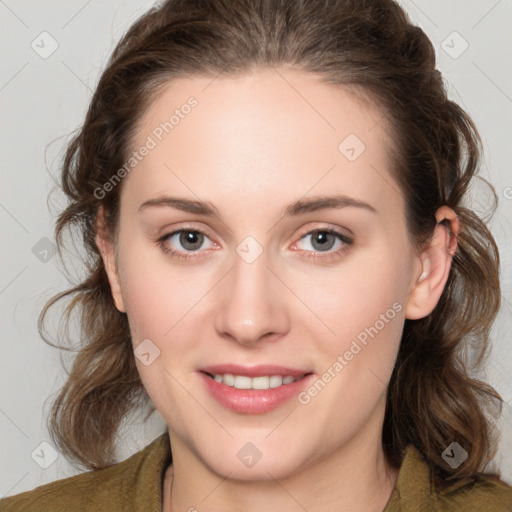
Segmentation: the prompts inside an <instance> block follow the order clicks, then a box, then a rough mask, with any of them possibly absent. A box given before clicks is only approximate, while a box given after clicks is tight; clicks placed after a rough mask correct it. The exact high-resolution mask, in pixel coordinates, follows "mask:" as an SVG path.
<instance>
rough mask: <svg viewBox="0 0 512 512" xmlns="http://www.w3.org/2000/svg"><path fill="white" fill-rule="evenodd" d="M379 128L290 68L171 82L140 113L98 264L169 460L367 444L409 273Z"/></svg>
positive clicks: (367, 113)
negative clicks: (114, 231) (105, 265)
mask: <svg viewBox="0 0 512 512" xmlns="http://www.w3.org/2000/svg"><path fill="white" fill-rule="evenodd" d="M191 97H193V99H190V98H191ZM186 105H189V106H188V107H187V106H186ZM172 115H174V118H172V119H171V121H169V119H170V117H171V116H172ZM166 122H167V125H166V124H165V123H166ZM161 123H162V124H161ZM386 127H387V124H386V119H385V117H384V116H383V114H382V113H381V112H380V111H379V110H377V109H376V108H374V107H372V106H370V105H369V104H367V103H363V102H361V101H359V100H357V99H356V97H355V96H353V95H351V94H350V93H349V92H348V90H346V89H343V88H334V87H333V86H329V85H326V84H323V83H321V82H320V81H319V80H317V79H315V77H313V76H312V75H308V74H305V73H300V72H298V71H293V72H292V71H291V70H287V71H285V70H280V71H279V72H277V71H275V70H260V71H257V72H255V73H254V74H250V75H245V76H243V77H240V78H233V77H230V78H226V77H218V78H216V79H212V78H204V77H194V78H192V77H189V78H181V79H177V80H174V81H172V82H170V83H169V85H168V86H167V87H166V89H165V90H164V91H163V93H162V94H160V95H159V96H158V98H157V99H156V100H155V101H154V102H153V103H152V104H151V106H150V108H149V109H148V110H147V111H146V112H145V114H144V116H143V118H142V121H141V124H140V126H139V127H138V130H137V133H136V136H135V137H134V139H133V141H132V149H133V151H136V152H137V155H136V156H133V158H136V164H135V160H133V161H132V162H131V164H130V165H131V170H130V172H129V174H128V175H127V177H125V178H124V182H123V183H122V194H121V210H120V218H119V230H118V246H117V249H118V257H117V265H118V267H117V272H118V275H113V274H112V273H111V274H110V276H109V277H110V278H111V283H113V293H114V296H115V298H116V304H117V306H118V307H119V308H120V309H121V310H123V311H126V313H127V315H128V319H129V323H130V329H131V333H132V337H133V344H134V348H135V349H136V351H135V353H136V355H137V366H138V369H139V372H140V375H141V378H142V381H143V383H144V386H145V388H146V389H147V392H148V393H149V395H150V397H151V399H152V401H153V402H154V404H155V406H156V407H157V409H158V411H159V412H160V413H161V415H162V416H163V418H164V419H165V421H166V423H167V425H168V427H169V431H170V436H171V443H172V446H173V452H174V454H175V458H176V457H177V456H178V454H179V456H181V457H189V459H190V460H191V461H194V462H193V463H199V464H202V465H203V466H206V467H208V468H210V469H211V470H212V471H214V472H216V473H218V474H222V475H228V474H230V475H231V477H232V478H239V479H242V480H248V479H257V478H268V475H269V473H270V474H271V475H272V476H273V477H275V478H282V477H284V476H286V475H291V474H294V473H296V472H298V471H300V470H301V469H304V468H306V467H308V466H310V465H313V464H315V463H317V462H319V461H321V460H327V459H329V458H331V457H335V455H336V454H337V453H339V451H340V450H344V451H345V453H351V454H353V455H354V457H356V454H357V453H360V449H361V447H362V446H363V445H366V444H367V443H374V444H377V445H380V438H381V431H382V420H383V415H384V408H385V400H386V386H387V383H388V381H389V379H390V376H391V372H392V369H393V364H394V361H395V357H396V354H397V350H398V346H399V342H400V338H401V332H402V327H403V323H404V319H405V318H406V317H407V315H408V302H409V300H410V292H411V290H412V289H413V287H414V286H415V283H416V281H417V279H418V276H419V274H420V273H421V268H420V267H421V265H420V264H419V258H418V257H417V254H416V252H415V250H414V248H413V246H412V244H411V241H410V239H409V237H408V232H407V228H406V217H405V213H404V199H403V196H402V194H401V192H400V191H399V187H398V185H397V183H396V182H395V180H394V179H393V177H392V175H391V172H390V171H391V165H392V162H391V159H390V156H389V149H390V148H391V147H392V145H393V140H392V139H391V136H390V132H389V133H388V132H387V131H386ZM143 147H146V148H147V149H146V150H144V149H141V148H143ZM127 168H128V167H127ZM118 286H119V289H120V291H119V290H118V288H117V287H118ZM208 374H211V375H213V376H215V375H217V377H216V378H212V376H211V375H208ZM221 375H222V377H220V376H221ZM282 377H285V379H284V383H283V381H282V379H281V378H282ZM286 377H288V378H286ZM292 378H293V379H292ZM294 379H295V380H294ZM290 380H294V382H293V383H288V382H289V381H290ZM233 385H234V386H233ZM274 386H276V387H274ZM247 387H250V388H251V389H243V388H247ZM253 387H254V388H262V389H258V390H257V389H252V388H253ZM238 388H242V389H238Z"/></svg>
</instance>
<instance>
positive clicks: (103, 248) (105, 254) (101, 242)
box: [95, 206, 126, 313]
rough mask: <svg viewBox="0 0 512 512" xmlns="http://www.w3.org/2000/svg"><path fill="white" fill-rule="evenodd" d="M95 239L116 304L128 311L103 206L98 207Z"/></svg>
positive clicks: (123, 311)
mask: <svg viewBox="0 0 512 512" xmlns="http://www.w3.org/2000/svg"><path fill="white" fill-rule="evenodd" d="M95 241H96V246H97V247H98V250H99V251H100V254H101V258H102V260H103V265H104V267H105V272H106V273H107V276H108V280H109V283H110V290H111V293H112V298H113V299H114V304H115V306H116V308H117V309H118V310H119V311H120V312H121V313H126V309H125V307H124V301H123V297H122V294H121V283H120V280H119V273H118V270H117V262H116V255H115V248H114V242H113V241H112V240H111V237H110V236H109V233H108V231H107V229H106V223H105V212H104V209H103V206H100V207H99V209H98V215H97V218H96V237H95Z"/></svg>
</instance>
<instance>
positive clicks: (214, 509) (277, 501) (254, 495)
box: [163, 439, 398, 512]
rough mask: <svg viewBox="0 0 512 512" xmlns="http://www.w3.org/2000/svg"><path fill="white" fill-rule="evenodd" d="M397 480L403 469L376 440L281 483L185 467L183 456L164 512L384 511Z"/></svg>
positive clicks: (172, 471) (169, 481) (170, 475)
mask: <svg viewBox="0 0 512 512" xmlns="http://www.w3.org/2000/svg"><path fill="white" fill-rule="evenodd" d="M175 447H176V443H174V444H173V457H174V453H175V450H174V448H175ZM180 448H183V447H180ZM177 451H178V454H179V452H181V449H178V450H177ZM196 460H197V459H196ZM397 477H398V470H396V469H394V468H392V467H390V466H389V465H388V464H387V461H386V459H385V457H384V452H383V450H382V446H381V443H380V441H379V440H377V439H373V440H372V442H366V443H361V442H360V441H359V442H357V443H353V444H352V445H349V446H343V447H342V449H340V450H339V451H338V452H336V453H333V454H332V456H331V457H329V459H327V460H326V459H323V460H322V461H320V462H318V463H315V464H314V465H312V466H308V467H307V468H304V469H302V470H301V471H299V472H297V473H294V474H293V475H291V476H289V477H286V478H282V479H280V480H277V479H274V478H271V477H269V479H267V480H257V481H241V480H232V479H229V476H228V477H221V476H219V475H217V474H216V473H214V472H213V471H211V469H210V468H207V467H205V466H204V465H203V464H201V463H200V462H199V461H197V464H192V465H191V464H183V465H182V464H180V457H179V455H178V457H176V459H175V462H174V467H170V468H169V469H168V471H167V473H166V477H165V482H164V489H163V491H164V502H163V512H178V511H182V510H187V511H194V510H203V509H204V508H207V509H208V511H209V512H220V511H224V510H230V511H231V512H242V511H243V512H256V511H258V512H259V511H260V510H280V511H282V512H292V511H294V512H296V511H297V510H300V509H302V510H308V512H320V511H322V512H331V511H332V512H334V511H336V512H353V511H354V510H364V511H366V512H382V511H383V509H384V508H385V506H386V504H387V503H388V501H389V499H390V497H391V494H392V492H393V489H394V488H395V484H396V480H397Z"/></svg>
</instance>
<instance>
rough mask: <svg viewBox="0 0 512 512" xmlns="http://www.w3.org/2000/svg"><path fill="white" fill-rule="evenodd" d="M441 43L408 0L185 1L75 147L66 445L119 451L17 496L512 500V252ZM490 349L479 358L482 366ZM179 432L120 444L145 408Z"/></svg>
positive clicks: (142, 22)
mask: <svg viewBox="0 0 512 512" xmlns="http://www.w3.org/2000/svg"><path fill="white" fill-rule="evenodd" d="M479 153H480V141H479V137H478V133H477V131H476V128H475V127H474V125H473V123H472V121H471V119H470V118H469V117H468V115H467V114H466V113H465V112H464V111H463V110H462V109H461V108H460V107H459V106H457V105H456V104H455V103H453V102H452V101H450V100H448V99H447V96H446V92H445V89H444V87H443V83H442V78H441V75H440V73H439V72H438V71H437V70H436V69H435V54H434V49H433V47H432V45H431V43H430V41H429V40H428V38H427V37H426V35H425V34H424V33H423V32H422V31H421V30H420V29H419V28H418V27H415V26H413V25H412V24H411V23H410V21H409V20H408V18H407V17H406V15H405V14H404V12H403V10H402V9H401V8H400V7H399V6H398V5H397V4H396V3H395V2H393V1H391V0H372V1H370V0H367V1H361V0H358V1H355V0H325V1H321V2H319V1H313V0H303V1H300V2H285V1H276V0H274V1H271V0H257V1H254V0H250V1H249V0H209V1H204V2H203V1H201V2H198V1H197V0H194V1H192V0H174V1H173V0H169V1H167V2H165V3H164V4H162V5H161V6H160V7H155V8H153V9H152V10H150V11H149V12H148V13H147V14H146V15H144V16H143V17H141V18H140V19H139V20H138V21H137V22H136V23H135V24H134V25H133V26H132V27H131V28H130V30H129V31H128V33H127V34H126V35H125V37H124V38H123V39H122V41H121V42H120V43H119V45H118V46H117V48H116V50H115V51H114V54H113V56H112V58H111V60H110V62H109V64H108V67H107V69H106V70H105V72H104V73H103V75H102V78H101V80H100V83H99V85H98V87H97V90H96V92H95V94H94V97H93V99H92V101H91V105H90V108H89V111H88V114H87V117H86V119H85V122H84V125H83V128H82V130H81V132H80V133H79V134H78V135H77V136H76V138H75V139H74V140H73V141H72V142H71V144H70V146H69V148H68V150H67V153H66V158H65V161H64V165H63V173H62V186H63V189H64V191H65V192H66V193H67V195H68V197H69V200H70V204H69V206H68V207H67V208H66V210H65V211H64V212H63V213H62V215H61V216H60V218H59V221H58V224H57V228H56V232H57V238H58V240H59V241H60V237H61V235H62V233H63V232H64V230H65V229H66V228H70V227H76V228H78V229H79V230H80V231H81V234H82V236H83V240H84V242H85V247H86V249H87V250H88V253H89V255H90V261H89V262H88V263H89V269H90V274H89V276H88V277H87V279H86V280H85V281H84V282H82V283H81V284H80V285H78V286H76V287H74V288H73V289H71V290H68V291H66V292H63V293H62V294H60V295H58V296H57V297H55V298H54V299H53V300H52V301H50V303H49V304H47V306H46V308H45V310H43V313H42V317H41V322H42V321H43V320H44V316H45V313H46V311H47V308H49V307H50V306H51V305H52V304H54V303H55V302H57V301H58V300H60V299H61V298H64V297H67V296H72V297H73V300H72V301H71V303H70V305H69V309H68V316H67V319H68V320H69V319H70V318H72V317H71V314H72V313H73V312H78V313H79V315H80V321H81V328H82V333H83V348H82V350H81V351H80V352H79V354H78V355H77V357H76V359H75V362H74V365H73V369H72V372H71V374H70V377H69V380H68V382H67V383H66V385H65V386H64V388H63V390H62V392H61V394H60V395H59V397H58V399H57V401H56V402H55V404H54V408H53V415H52V418H51V428H52V432H53V436H54V442H55V443H57V444H58V445H59V447H60V449H61V450H62V451H63V453H65V454H66V455H67V456H68V457H69V458H70V459H71V460H75V461H77V462H79V463H81V464H82V465H83V466H84V467H85V468H88V469H92V470H94V471H92V472H88V473H84V474H81V475H77V476H74V477H71V478H68V479H65V480H62V481H59V482H54V483H51V484H47V485H45V486H42V487H39V488H37V489H34V490H33V491H29V492H27V493H22V494H20V495H18V496H14V497H10V498H7V499H5V500H4V501H3V502H1V504H2V510H6V511H7V510H41V511H44V510H52V511H55V510H137V511H140V510H148V511H164V512H170V511H173V512H176V511H181V510H184V511H186V510H188V511H194V510H197V511H202V510H207V511H211V512H215V511H219V510H230V511H253V510H284V511H291V510H308V511H310V512H312V511H319V510H322V511H330V510H336V511H354V510H366V511H379V512H380V511H385V512H391V511H398V510H411V511H412V510H436V511H447V510H464V511H471V510H475V511H477V510H478V511H481V510H492V511H507V510H512V488H510V487H509V486H508V485H507V484H506V483H505V482H503V481H502V480H500V479H499V475H498V474H491V473H486V472H485V468H486V466H487V465H488V463H489V462H490V460H491V459H492V457H493V455H494V453H495V446H496V443H495V435H496V432H495V431H494V428H493V418H496V417H497V416H498V414H499V410H500V406H501V397H500V396H499V394H498V393H497V392H496V391H495V390H494V389H492V388H491V387H490V386H488V385H487V384H485V383H483V382H481V381H478V380H476V379H474V378H472V377H471V376H470V371H471V370H472V368H471V364H470V362H471V359H470V358H469V356H468V354H467V351H466V349H467V348H468V347H469V344H470V343H472V346H473V347H474V349H475V354H473V356H474V355H476V356H477V357H476V359H478V361H477V363H479V362H480V361H481V360H482V358H483V356H484V354H485V351H486V346H487V343H488V337H489V330H490V327H491V324H492V322H493V320H494V317H495V316H496V313H497V311H498V309H499V299H500V292H499V281H498V251H497V247H496V244H495V242H494V239H493V237H492V235H491V233H490V232H489V230H488V228H487V227H486V225H485V224H484V223H483V222H482V221H481V220H480V219H479V218H478V216H477V215H476V214H475V213H474V212H472V211H471V210H470V209H468V208H467V207H465V206H464V201H465V198H466V192H467V189H468V186H469V185H470V183H471V180H472V177H473V175H474V174H475V173H476V171H477V169H478V164H479ZM475 366H477V365H475ZM148 402H149V403H151V404H152V406H154V408H156V410H157V411H158V412H159V413H160V414H161V416H162V417H163V419H164V420H165V422H166V425H167V431H166V432H165V433H164V434H163V435H162V436H160V437H159V438H158V439H156V440H155V441H154V442H153V443H151V444H150V445H149V446H148V447H146V448H145V449H144V450H142V451H141V452H139V453H137V454H135V455H134V456H132V457H131V458H129V459H127V460H125V461H123V462H120V463H116V460H115V455H114V454H115V436H116V434H117V431H118V427H119V424H120V421H121V420H122V419H123V418H124V417H125V416H126V415H127V413H128V412H130V411H132V410H133V409H134V408H135V407H136V406H137V405H140V404H143V403H148Z"/></svg>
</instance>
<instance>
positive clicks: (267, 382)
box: [213, 373, 304, 390]
mask: <svg viewBox="0 0 512 512" xmlns="http://www.w3.org/2000/svg"><path fill="white" fill-rule="evenodd" d="M302 377H304V375H301V376H300V377H292V376H291V375H286V376H284V377H282V376H281V375H269V376H261V377H252V378H251V377H248V376H247V375H231V374H230V373H226V374H224V375H221V374H215V375H214V376H213V379H214V380H215V381H216V382H221V383H223V384H225V385H226V386H231V387H234V388H236V389H263V390H264V389H271V388H278V387H279V386H282V385H284V384H291V383H292V382H295V381H296V380H299V379H302Z"/></svg>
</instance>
